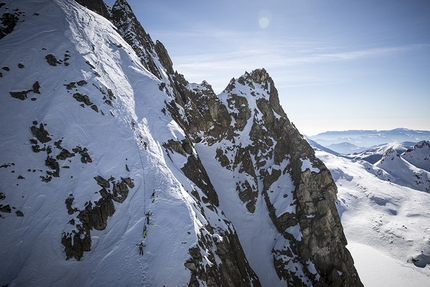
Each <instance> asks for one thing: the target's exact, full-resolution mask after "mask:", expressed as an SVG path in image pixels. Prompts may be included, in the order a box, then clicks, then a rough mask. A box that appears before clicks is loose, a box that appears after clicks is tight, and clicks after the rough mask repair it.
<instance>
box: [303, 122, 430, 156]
mask: <svg viewBox="0 0 430 287" xmlns="http://www.w3.org/2000/svg"><path fill="white" fill-rule="evenodd" d="M308 138H309V139H311V140H313V141H315V142H317V143H319V144H321V145H323V146H325V147H327V148H330V149H332V150H335V151H337V152H339V153H342V154H349V153H354V152H357V153H359V152H362V151H365V150H367V149H369V148H371V147H376V146H378V145H382V144H388V143H392V142H404V143H418V142H420V141H430V131H424V130H411V129H406V128H397V129H393V130H348V131H328V132H324V133H320V134H317V135H314V136H308Z"/></svg>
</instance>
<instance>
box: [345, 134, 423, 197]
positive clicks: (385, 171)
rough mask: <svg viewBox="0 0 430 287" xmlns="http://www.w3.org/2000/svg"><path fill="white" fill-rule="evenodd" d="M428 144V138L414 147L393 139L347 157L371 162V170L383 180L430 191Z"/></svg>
mask: <svg viewBox="0 0 430 287" xmlns="http://www.w3.org/2000/svg"><path fill="white" fill-rule="evenodd" d="M429 146H430V143H429V142H428V141H422V142H419V143H417V144H415V145H413V146H406V145H405V144H402V143H399V142H394V143H390V144H385V145H381V146H379V147H377V148H373V149H369V150H366V151H363V152H361V153H357V154H350V155H346V157H347V158H351V159H353V160H364V161H367V162H369V163H370V165H369V166H368V170H369V171H371V172H373V173H374V174H375V175H376V176H378V177H379V178H380V179H383V180H387V181H391V182H393V183H397V184H399V185H403V186H408V187H410V188H413V189H417V190H421V191H425V192H430V172H429V168H430V148H429Z"/></svg>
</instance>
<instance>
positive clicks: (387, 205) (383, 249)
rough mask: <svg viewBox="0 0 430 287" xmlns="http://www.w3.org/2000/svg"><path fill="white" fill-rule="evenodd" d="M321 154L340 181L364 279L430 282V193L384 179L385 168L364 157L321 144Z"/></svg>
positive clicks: (347, 227)
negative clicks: (324, 148)
mask: <svg viewBox="0 0 430 287" xmlns="http://www.w3.org/2000/svg"><path fill="white" fill-rule="evenodd" d="M424 148H425V146H424ZM418 151H422V152H425V151H424V150H422V149H418V150H417V153H416V154H418V153H419V152H418ZM316 155H317V156H318V157H319V158H320V159H321V160H322V161H323V162H324V163H325V165H326V166H327V167H328V168H329V169H330V171H331V173H332V175H333V178H334V179H335V181H336V184H337V186H338V192H339V193H338V199H339V203H338V210H339V213H340V214H341V220H342V225H343V227H344V230H345V234H346V237H347V239H348V242H349V245H348V249H349V250H350V251H351V253H352V255H353V257H354V260H355V264H356V265H355V266H356V268H357V271H358V273H359V275H360V278H361V280H362V282H363V284H364V285H365V286H429V285H430V265H426V264H430V260H429V258H430V256H429V255H430V226H429V222H430V211H429V206H430V193H427V192H425V191H421V190H417V189H413V188H411V187H408V186H404V185H400V184H396V183H393V182H390V181H386V180H381V178H380V177H378V176H377V175H378V173H377V171H378V170H382V169H380V167H377V166H376V165H375V166H373V165H371V164H370V163H368V162H366V161H364V160H357V159H356V160H352V159H348V158H345V157H338V156H335V155H332V154H329V153H327V152H324V151H321V150H318V149H317V150H316ZM427 156H429V154H427ZM415 158H416V161H420V160H418V156H415ZM424 158H425V156H424V157H423V158H422V159H421V161H420V162H421V163H422V162H423V159H424ZM427 161H428V159H427ZM398 163H399V164H400V163H402V162H400V161H399V162H398ZM391 167H393V166H392V165H391ZM398 168H402V165H399V166H398ZM395 169H396V168H394V170H395ZM392 177H394V176H392ZM413 258H414V259H415V260H416V262H415V264H417V265H418V266H421V267H417V266H415V265H414V264H413Z"/></svg>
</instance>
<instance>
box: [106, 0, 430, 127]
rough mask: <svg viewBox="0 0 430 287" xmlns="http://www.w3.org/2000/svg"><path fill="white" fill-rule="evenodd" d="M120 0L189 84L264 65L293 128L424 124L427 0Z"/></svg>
mask: <svg viewBox="0 0 430 287" xmlns="http://www.w3.org/2000/svg"><path fill="white" fill-rule="evenodd" d="M113 2H114V1H113V0H107V1H106V3H107V4H108V5H112V4H113ZM128 3H129V4H130V5H131V7H132V9H133V11H134V12H135V14H136V16H137V18H138V19H139V21H140V22H141V24H142V26H143V27H144V28H145V30H146V32H147V33H149V34H150V35H151V37H152V39H153V40H154V41H155V40H160V41H161V42H162V43H163V44H164V45H165V46H166V48H167V50H168V52H169V54H170V57H171V58H172V61H173V63H174V69H175V70H177V71H178V72H179V73H181V74H184V76H185V78H186V79H187V80H188V81H190V82H197V83H200V82H201V81H203V80H206V81H207V82H209V83H210V84H211V85H212V86H213V88H214V90H215V92H216V93H220V92H221V91H222V90H223V89H224V88H225V87H226V85H227V84H228V82H229V81H230V79H231V78H233V77H235V78H237V77H239V76H241V75H242V74H244V72H245V71H251V70H254V69H256V68H265V69H266V70H267V71H268V72H269V74H270V75H271V76H272V78H273V80H274V81H275V85H276V87H277V89H278V91H279V96H280V101H281V104H282V106H283V108H284V110H285V112H286V113H287V115H288V117H289V119H290V121H292V122H294V124H295V125H296V126H297V127H298V129H299V130H300V132H301V133H303V134H307V135H314V134H316V133H319V132H323V131H327V130H347V129H376V130H381V129H392V128H397V127H404V128H410V129H425V130H430V1H429V0H422V1H416V0H404V1H397V0H360V1H352V0H326V1H321V0H260V1H252V0H251V1H245V0H228V1H227V0H218V1H202V0H184V1H171V0H157V1H142V0H128Z"/></svg>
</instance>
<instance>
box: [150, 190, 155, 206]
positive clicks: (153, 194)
mask: <svg viewBox="0 0 430 287" xmlns="http://www.w3.org/2000/svg"><path fill="white" fill-rule="evenodd" d="M151 199H152V203H154V201H155V189H154V191H153V192H152V194H151Z"/></svg>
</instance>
